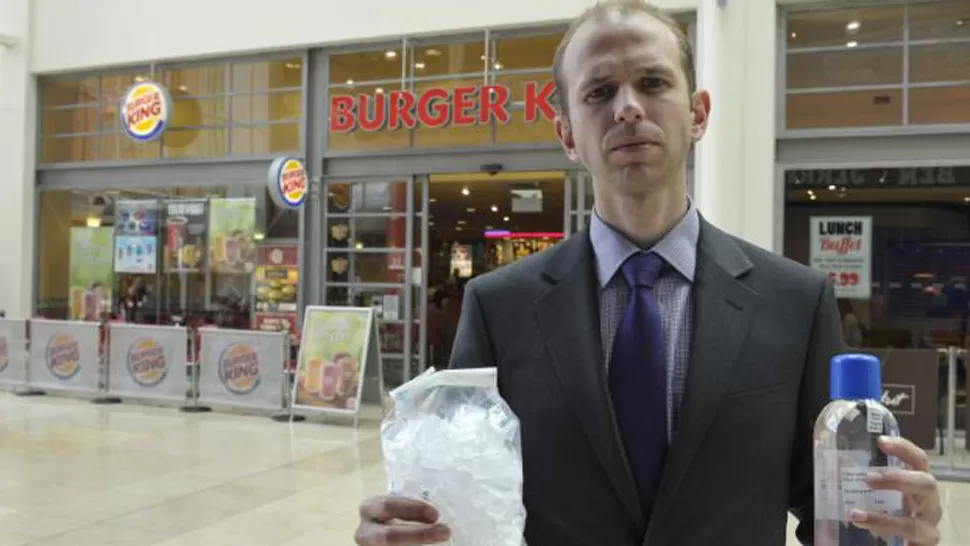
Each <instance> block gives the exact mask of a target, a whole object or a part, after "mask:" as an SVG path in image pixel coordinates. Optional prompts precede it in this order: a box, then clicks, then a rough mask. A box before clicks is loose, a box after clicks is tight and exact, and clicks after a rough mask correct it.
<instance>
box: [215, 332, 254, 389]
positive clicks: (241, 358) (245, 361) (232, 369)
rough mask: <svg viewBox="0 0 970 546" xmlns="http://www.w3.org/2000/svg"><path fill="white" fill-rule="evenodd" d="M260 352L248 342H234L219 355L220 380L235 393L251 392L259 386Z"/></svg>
mask: <svg viewBox="0 0 970 546" xmlns="http://www.w3.org/2000/svg"><path fill="white" fill-rule="evenodd" d="M259 379H260V373H259V353H258V352H256V349H255V348H254V347H253V346H252V345H250V344H248V343H233V344H232V345H230V346H228V347H226V348H225V349H224V350H223V351H222V354H221V355H219V380H220V381H222V384H223V385H225V386H226V389H228V390H229V392H231V393H233V394H239V395H243V394H249V393H251V392H253V391H254V390H256V387H258V386H259Z"/></svg>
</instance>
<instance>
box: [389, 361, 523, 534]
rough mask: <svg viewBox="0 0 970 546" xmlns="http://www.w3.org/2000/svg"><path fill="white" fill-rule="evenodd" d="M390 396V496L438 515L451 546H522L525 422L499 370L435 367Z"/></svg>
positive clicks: (392, 392)
mask: <svg viewBox="0 0 970 546" xmlns="http://www.w3.org/2000/svg"><path fill="white" fill-rule="evenodd" d="M390 396H391V399H392V402H393V404H392V408H391V410H390V411H389V413H388V414H387V415H386V416H385V417H384V420H383V423H382V425H381V445H382V448H383V451H384V466H385V469H386V472H387V482H388V490H389V493H390V494H392V495H401V496H405V497H410V498H416V499H422V500H425V501H426V502H429V503H430V504H432V505H433V506H434V507H435V508H437V509H438V511H439V513H440V514H441V520H440V521H441V523H444V524H446V525H447V526H448V527H449V528H450V529H451V539H450V541H449V542H447V543H446V544H448V545H450V546H523V545H524V544H525V540H524V539H523V531H524V529H525V516H526V513H525V506H524V505H523V503H522V446H521V439H520V430H519V420H518V418H517V417H516V415H515V414H514V413H513V412H512V409H511V408H510V407H509V406H508V404H507V403H506V402H505V400H503V399H502V397H501V396H500V395H499V391H498V385H497V377H496V370H495V368H478V369H467V370H442V371H435V370H434V369H433V368H432V369H429V370H428V371H426V372H425V373H423V374H421V375H420V376H418V377H416V378H415V379H413V380H412V381H410V382H408V383H405V384H404V385H402V386H400V387H398V388H397V389H395V390H393V391H391V393H390Z"/></svg>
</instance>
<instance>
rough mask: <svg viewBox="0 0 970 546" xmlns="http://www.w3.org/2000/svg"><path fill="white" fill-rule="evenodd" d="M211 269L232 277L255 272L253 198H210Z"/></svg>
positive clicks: (254, 207)
mask: <svg viewBox="0 0 970 546" xmlns="http://www.w3.org/2000/svg"><path fill="white" fill-rule="evenodd" d="M209 232H210V240H211V241H212V248H211V249H210V250H211V254H212V269H213V271H215V272H216V273H221V274H225V275H232V274H237V273H253V272H254V270H255V269H256V248H255V245H254V244H253V237H254V236H255V234H256V199H255V198H253V197H246V198H233V199H212V200H211V201H210V202H209Z"/></svg>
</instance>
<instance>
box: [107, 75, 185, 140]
mask: <svg viewBox="0 0 970 546" xmlns="http://www.w3.org/2000/svg"><path fill="white" fill-rule="evenodd" d="M119 113H120V115H121V126H122V127H124V129H125V133H127V134H128V136H129V137H131V138H132V139H134V140H137V141H139V142H151V141H153V140H155V139H156V138H158V137H159V136H161V135H162V133H163V132H165V129H167V128H168V123H169V120H170V119H171V117H172V98H171V97H170V96H169V94H168V91H166V90H165V88H164V87H162V86H161V85H158V84H157V83H155V82H138V83H136V84H135V85H133V86H132V87H131V89H129V90H128V92H127V93H125V95H124V97H123V98H122V99H121V109H120V110H119Z"/></svg>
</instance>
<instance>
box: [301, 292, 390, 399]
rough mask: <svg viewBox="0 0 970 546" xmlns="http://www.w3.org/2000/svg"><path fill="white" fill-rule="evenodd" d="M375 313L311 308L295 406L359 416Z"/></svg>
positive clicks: (304, 332) (344, 309)
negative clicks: (359, 404) (359, 402)
mask: <svg viewBox="0 0 970 546" xmlns="http://www.w3.org/2000/svg"><path fill="white" fill-rule="evenodd" d="M372 317H373V310H372V309H370V308H354V307H307V310H306V315H305V316H304V320H303V337H302V342H301V345H300V355H299V359H298V364H297V366H298V368H297V370H298V371H297V380H296V384H295V385H294V387H293V391H294V392H293V403H294V404H295V405H297V406H303V407H308V408H313V409H318V410H323V411H330V412H336V413H347V414H353V413H356V411H357V407H358V399H359V397H360V394H361V393H360V391H361V388H362V384H363V382H362V379H363V377H364V364H365V363H366V362H367V357H368V355H367V351H368V348H369V347H370V339H371V335H372V332H371V329H372V328H373V319H372Z"/></svg>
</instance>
